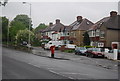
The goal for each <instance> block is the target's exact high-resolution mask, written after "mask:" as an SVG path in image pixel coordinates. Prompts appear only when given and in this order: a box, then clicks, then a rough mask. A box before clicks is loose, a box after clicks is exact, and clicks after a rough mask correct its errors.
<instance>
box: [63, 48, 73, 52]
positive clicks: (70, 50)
mask: <svg viewBox="0 0 120 81" xmlns="http://www.w3.org/2000/svg"><path fill="white" fill-rule="evenodd" d="M63 52H66V53H74V52H75V50H74V49H68V50H64V51H63Z"/></svg>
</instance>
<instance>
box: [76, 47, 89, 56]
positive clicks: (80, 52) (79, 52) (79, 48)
mask: <svg viewBox="0 0 120 81" xmlns="http://www.w3.org/2000/svg"><path fill="white" fill-rule="evenodd" d="M86 51H87V49H86V48H85V47H76V48H75V54H76V55H79V54H82V55H85V52H86Z"/></svg>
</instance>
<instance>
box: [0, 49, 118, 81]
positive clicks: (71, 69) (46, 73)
mask: <svg viewBox="0 0 120 81" xmlns="http://www.w3.org/2000/svg"><path fill="white" fill-rule="evenodd" d="M2 54H3V58H2V59H3V60H2V63H3V65H2V78H3V79H59V80H60V79H63V80H65V79H66V80H65V81H67V80H68V79H70V80H74V79H78V80H81V81H84V80H87V81H117V80H115V79H118V72H117V71H112V70H109V69H105V68H101V67H97V66H91V65H86V64H81V63H77V62H73V61H70V60H61V59H53V58H46V57H40V56H36V55H33V54H30V53H25V52H21V51H16V50H12V49H8V48H3V52H2ZM101 79H104V80H101ZM107 79H109V80H107Z"/></svg>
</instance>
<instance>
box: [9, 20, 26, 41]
mask: <svg viewBox="0 0 120 81" xmlns="http://www.w3.org/2000/svg"><path fill="white" fill-rule="evenodd" d="M24 29H26V26H25V25H24V24H23V23H22V22H20V21H12V25H11V27H10V28H9V31H10V40H11V41H14V40H15V39H16V38H15V36H16V34H17V32H18V31H19V30H24Z"/></svg>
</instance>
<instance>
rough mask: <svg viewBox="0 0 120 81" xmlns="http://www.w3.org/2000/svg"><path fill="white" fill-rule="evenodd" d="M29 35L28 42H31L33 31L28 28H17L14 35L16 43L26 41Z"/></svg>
mask: <svg viewBox="0 0 120 81" xmlns="http://www.w3.org/2000/svg"><path fill="white" fill-rule="evenodd" d="M29 35H30V43H31V44H32V42H33V41H34V38H35V36H34V33H33V32H31V31H29V30H28V29H25V30H19V31H18V33H17V35H16V39H17V44H21V43H23V42H24V41H25V42H27V43H28V39H29Z"/></svg>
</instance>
